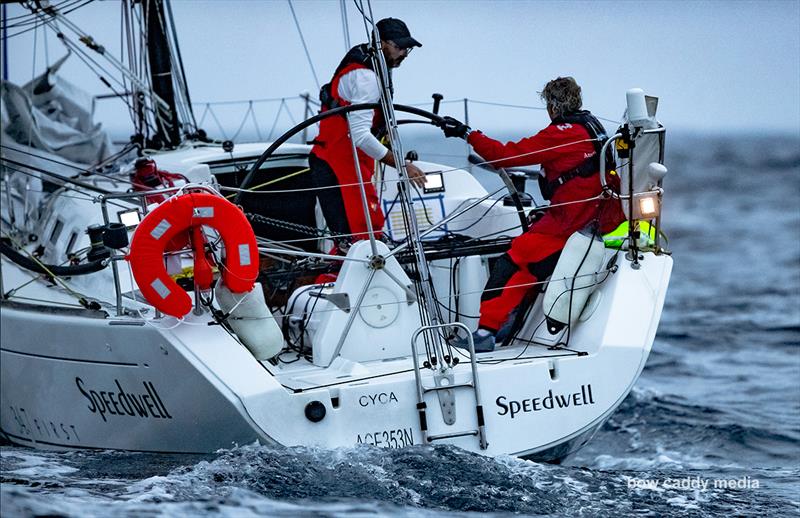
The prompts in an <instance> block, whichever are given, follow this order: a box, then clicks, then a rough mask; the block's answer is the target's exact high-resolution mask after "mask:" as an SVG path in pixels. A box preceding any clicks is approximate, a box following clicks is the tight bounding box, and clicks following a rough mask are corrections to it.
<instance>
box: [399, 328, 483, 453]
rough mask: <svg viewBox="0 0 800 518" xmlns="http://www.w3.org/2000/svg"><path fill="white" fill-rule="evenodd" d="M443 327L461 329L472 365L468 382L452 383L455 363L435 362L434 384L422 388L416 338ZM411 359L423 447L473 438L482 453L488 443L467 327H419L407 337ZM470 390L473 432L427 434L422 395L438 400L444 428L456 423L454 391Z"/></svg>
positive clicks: (476, 369) (453, 381) (469, 333)
mask: <svg viewBox="0 0 800 518" xmlns="http://www.w3.org/2000/svg"><path fill="white" fill-rule="evenodd" d="M446 328H458V329H461V330H462V331H463V332H465V333H466V335H467V340H468V341H469V360H470V365H471V366H472V374H471V379H469V380H467V381H465V382H463V383H455V377H454V376H453V366H454V365H455V363H453V364H450V363H448V362H445V361H440V362H438V363H439V365H438V366H436V365H434V367H435V369H436V370H435V372H434V375H433V380H434V383H435V384H434V385H433V386H426V385H425V384H424V383H423V381H422V373H421V372H420V367H419V354H418V351H417V338H419V335H421V334H422V333H424V332H426V331H439V330H443V329H446ZM411 353H412V355H411V357H412V358H413V359H414V376H415V379H416V382H417V411H418V412H419V426H420V429H421V430H422V442H423V444H430V443H432V442H434V441H441V440H443V439H453V438H456V437H465V436H470V435H472V436H476V437H477V438H478V442H479V444H480V447H481V449H482V450H485V449H486V448H487V447H488V446H489V443H488V442H486V429H485V423H484V419H483V406H482V405H481V391H480V387H479V385H478V363H477V360H476V358H475V343H474V342H473V340H472V333H471V332H470V330H469V328H468V327H467V326H465V325H464V324H462V323H461V322H451V323H444V324H436V325H429V326H422V327H420V328H419V329H417V330H416V331H415V332H414V335H413V336H412V337H411ZM464 388H467V389H472V392H473V394H474V395H475V414H476V417H477V423H478V427H477V429H474V430H462V431H455V432H449V433H443V434H437V435H428V417H427V408H428V404H427V402H426V400H425V399H426V396H427V395H428V394H429V393H432V392H433V393H436V395H437V396H438V398H439V406H440V407H441V409H442V420H443V421H444V423H445V424H446V425H448V426H452V425H453V424H455V422H456V399H455V391H456V390H458V389H464Z"/></svg>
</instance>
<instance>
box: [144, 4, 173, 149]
mask: <svg viewBox="0 0 800 518" xmlns="http://www.w3.org/2000/svg"><path fill="white" fill-rule="evenodd" d="M142 10H143V12H144V17H145V20H146V23H147V57H148V60H149V63H150V82H151V85H152V88H153V93H155V94H156V95H157V96H158V97H159V98H161V99H162V100H163V101H164V102H165V103H166V108H164V107H163V106H158V105H156V110H155V119H156V120H155V123H156V134H155V136H154V137H153V144H154V147H157V148H162V147H167V148H174V147H177V146H178V144H180V142H181V134H180V123H179V121H178V110H177V107H176V103H175V89H174V88H173V77H172V70H173V69H172V59H171V57H170V51H169V41H168V40H167V29H166V16H165V12H164V2H163V0H143V1H142Z"/></svg>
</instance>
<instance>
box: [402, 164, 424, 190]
mask: <svg viewBox="0 0 800 518" xmlns="http://www.w3.org/2000/svg"><path fill="white" fill-rule="evenodd" d="M406 172H408V179H409V180H411V181H412V182H413V183H414V185H416V186H417V187H422V186H423V185H425V173H423V172H422V170H421V169H420V168H419V167H417V166H415V165H414V164H412V163H411V162H406Z"/></svg>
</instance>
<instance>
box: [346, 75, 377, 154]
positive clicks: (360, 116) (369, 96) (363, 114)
mask: <svg viewBox="0 0 800 518" xmlns="http://www.w3.org/2000/svg"><path fill="white" fill-rule="evenodd" d="M338 93H339V97H341V98H342V99H344V100H345V101H347V102H349V103H351V104H362V103H376V102H378V100H380V97H381V94H380V90H378V77H377V76H376V75H375V72H373V71H372V70H369V69H367V68H357V69H356V70H352V71H350V72H348V73H346V74H345V75H343V76H342V77H341V78H340V79H339V88H338ZM373 113H374V112H372V111H371V110H361V111H357V112H350V113H348V114H347V118H348V120H349V121H350V135H351V137H352V138H353V142H354V143H355V145H356V147H358V148H359V149H361V150H362V151H364V153H366V154H367V155H369V156H370V157H372V158H374V159H375V160H380V159H381V158H383V157H384V156H386V153H388V152H389V150H388V149H386V148H385V147H384V146H383V144H381V143H380V142H379V141H378V139H376V138H375V136H374V135H373V134H372V132H371V131H370V129H371V128H372V116H373Z"/></svg>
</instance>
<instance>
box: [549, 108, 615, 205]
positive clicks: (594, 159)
mask: <svg viewBox="0 0 800 518" xmlns="http://www.w3.org/2000/svg"><path fill="white" fill-rule="evenodd" d="M559 124H580V125H581V126H583V127H584V128H586V131H587V132H588V133H589V137H590V138H591V139H592V145H593V146H594V155H592V156H590V157H589V158H587V159H586V160H584V161H583V162H581V163H580V165H578V166H577V167H575V168H574V169H571V170H569V171H566V172H564V173H561V174H560V175H558V178H556V179H555V180H552V181H549V180H547V178H546V177H545V176H544V175H541V176H539V190H540V191H541V192H542V196H543V197H544V199H545V200H549V199H551V198H552V197H553V196H554V195H555V193H556V191H557V190H558V189H559V188H560V187H561V186H562V185H564V184H565V183H567V182H569V181H570V180H572V179H574V178H588V177H590V176H592V175H593V174H595V173H597V172H598V171H599V170H600V153H601V151H602V149H603V144H604V143H605V141H606V140H608V134H606V130H605V128H604V127H603V125H602V124H601V123H600V121H599V120H597V117H595V116H594V115H592V114H591V113H590V112H589V111H588V110H582V111H579V112H575V113H570V114H568V115H562V116H559V117H556V118H555V119H553V122H551V124H550V125H551V126H557V125H559ZM613 168H614V159H613V157H612V156H611V154H610V153H608V154H606V171H611V170H612V169H613Z"/></svg>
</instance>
